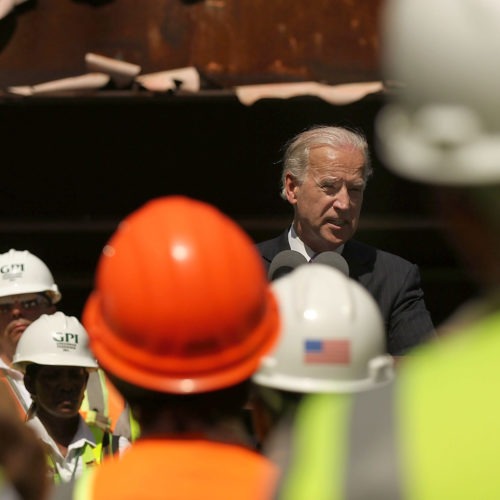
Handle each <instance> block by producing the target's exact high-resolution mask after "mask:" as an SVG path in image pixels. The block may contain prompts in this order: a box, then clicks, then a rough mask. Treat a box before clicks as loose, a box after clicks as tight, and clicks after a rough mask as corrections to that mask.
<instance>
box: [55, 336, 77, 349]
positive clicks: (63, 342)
mask: <svg viewBox="0 0 500 500" xmlns="http://www.w3.org/2000/svg"><path fill="white" fill-rule="evenodd" d="M52 340H54V342H55V343H56V347H57V348H58V349H62V350H63V351H74V350H75V349H76V348H77V346H78V334H77V333H70V332H55V333H54V334H53V335H52Z"/></svg>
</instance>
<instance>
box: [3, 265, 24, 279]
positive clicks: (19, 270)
mask: <svg viewBox="0 0 500 500" xmlns="http://www.w3.org/2000/svg"><path fill="white" fill-rule="evenodd" d="M23 272H24V264H5V265H4V266H2V267H0V274H1V275H2V280H9V281H14V280H15V279H18V278H20V277H21V276H22V275H23Z"/></svg>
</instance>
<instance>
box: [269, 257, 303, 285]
mask: <svg viewBox="0 0 500 500" xmlns="http://www.w3.org/2000/svg"><path fill="white" fill-rule="evenodd" d="M302 264H307V259H306V258H305V257H304V256H303V255H302V254H301V253H299V252H296V251H295V250H283V251H282V252H280V253H278V254H276V256H275V257H274V259H273V260H272V261H271V265H270V266H269V271H268V273H267V276H268V278H269V280H270V281H273V280H275V279H276V278H280V277H281V276H284V275H285V274H288V273H289V272H291V271H293V270H294V269H295V268H296V267H298V266H300V265H302Z"/></svg>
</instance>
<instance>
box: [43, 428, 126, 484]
mask: <svg viewBox="0 0 500 500" xmlns="http://www.w3.org/2000/svg"><path fill="white" fill-rule="evenodd" d="M89 428H90V430H91V431H92V434H93V436H94V440H95V443H96V445H95V446H91V445H90V444H89V443H85V444H84V446H83V450H82V452H81V453H80V457H81V460H82V464H83V471H85V470H86V469H88V468H91V467H94V466H96V465H98V464H100V463H101V462H102V461H103V459H104V457H106V456H112V455H114V454H115V453H118V451H119V446H118V440H119V436H118V435H115V434H112V433H111V432H107V431H104V430H103V429H101V428H100V427H99V426H97V425H95V424H89ZM47 464H48V467H49V473H50V475H51V477H52V479H53V481H54V483H55V484H59V483H60V482H61V478H60V476H59V473H58V470H57V467H56V464H55V461H54V458H53V456H52V450H51V449H50V447H47Z"/></svg>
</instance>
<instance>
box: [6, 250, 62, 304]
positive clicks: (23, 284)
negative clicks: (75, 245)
mask: <svg viewBox="0 0 500 500" xmlns="http://www.w3.org/2000/svg"><path fill="white" fill-rule="evenodd" d="M22 293H46V294H47V295H48V296H49V297H50V298H51V300H52V303H53V304H55V303H56V302H59V301H60V300H61V293H60V292H59V288H58V287H57V285H56V284H55V283H54V277H53V276H52V273H51V272H50V270H49V268H48V267H47V266H46V265H45V263H44V262H43V261H42V260H41V259H39V258H38V257H37V256H36V255H33V254H32V253H30V252H29V251H28V250H14V249H10V250H9V251H8V252H5V253H2V254H0V297H6V296H7V295H18V294H22Z"/></svg>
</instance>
